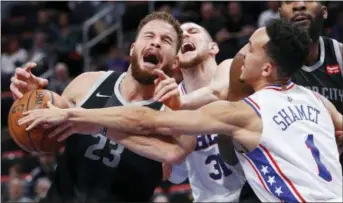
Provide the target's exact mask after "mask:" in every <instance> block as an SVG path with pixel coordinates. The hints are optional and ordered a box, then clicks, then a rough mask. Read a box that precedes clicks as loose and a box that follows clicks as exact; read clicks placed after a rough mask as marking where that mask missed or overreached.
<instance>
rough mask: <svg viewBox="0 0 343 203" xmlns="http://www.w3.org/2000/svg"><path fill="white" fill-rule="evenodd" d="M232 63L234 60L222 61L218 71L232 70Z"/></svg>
mask: <svg viewBox="0 0 343 203" xmlns="http://www.w3.org/2000/svg"><path fill="white" fill-rule="evenodd" d="M232 61H233V58H230V59H226V60H224V61H222V62H221V63H220V64H219V65H218V69H227V70H228V69H230V67H231V64H232Z"/></svg>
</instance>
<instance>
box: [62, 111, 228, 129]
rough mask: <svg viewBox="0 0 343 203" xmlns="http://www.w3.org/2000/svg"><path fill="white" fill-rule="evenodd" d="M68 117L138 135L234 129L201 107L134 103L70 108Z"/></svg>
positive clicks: (71, 119)
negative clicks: (166, 107)
mask: <svg viewBox="0 0 343 203" xmlns="http://www.w3.org/2000/svg"><path fill="white" fill-rule="evenodd" d="M214 109H216V108H214ZM218 110H219V112H218V113H221V112H222V110H221V109H218ZM216 113H217V112H216ZM68 120H69V121H72V122H82V123H88V124H92V125H100V126H103V127H105V128H109V129H113V130H117V131H120V132H125V133H129V134H138V135H150V134H163V135H181V134H186V135H197V134H199V133H223V134H226V133H228V132H229V131H230V130H232V129H233V128H232V126H231V125H228V124H226V123H225V122H223V121H220V120H218V119H217V118H216V117H215V116H212V115H210V114H207V113H204V112H203V111H201V110H197V111H191V110H181V111H171V112H160V111H155V110H152V109H150V108H147V107H137V106H124V107H109V108H101V109H69V110H68Z"/></svg>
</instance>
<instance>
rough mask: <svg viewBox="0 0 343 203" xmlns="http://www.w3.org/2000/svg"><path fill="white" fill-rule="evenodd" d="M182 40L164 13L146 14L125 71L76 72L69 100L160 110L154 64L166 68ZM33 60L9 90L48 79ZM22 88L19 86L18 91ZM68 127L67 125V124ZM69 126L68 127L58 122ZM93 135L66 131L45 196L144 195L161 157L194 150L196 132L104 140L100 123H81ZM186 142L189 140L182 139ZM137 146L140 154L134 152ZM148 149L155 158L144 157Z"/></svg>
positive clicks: (156, 177) (98, 198)
mask: <svg viewBox="0 0 343 203" xmlns="http://www.w3.org/2000/svg"><path fill="white" fill-rule="evenodd" d="M181 44H182V30H181V28H180V25H179V24H178V22H177V21H176V20H174V19H173V17H172V16H170V15H169V14H167V13H163V12H162V13H161V12H157V13H153V14H151V15H148V16H147V17H145V18H144V19H143V20H142V21H141V23H140V26H139V28H138V33H137V37H136V40H135V43H134V44H133V45H132V46H131V50H130V56H131V64H130V67H129V69H128V72H127V73H117V72H88V73H84V74H82V75H80V76H78V77H77V78H75V79H74V80H73V81H72V82H71V83H70V84H69V86H68V87H66V89H65V90H64V92H63V94H62V97H64V98H65V99H66V100H67V101H68V102H69V103H70V104H71V105H70V106H71V107H72V106H79V107H82V108H102V107H106V106H123V105H128V104H134V105H142V106H147V107H150V108H153V109H155V110H162V109H163V108H164V107H163V106H162V103H159V102H155V101H153V100H152V99H150V98H153V95H154V80H155V78H156V76H155V75H153V74H152V71H153V70H154V69H159V70H163V71H164V72H165V73H167V74H170V73H171V70H172V66H173V64H175V62H177V61H176V60H175V56H176V54H177V52H178V50H179V48H180V46H181ZM33 66H34V64H29V65H28V66H27V67H25V68H24V69H17V70H16V75H15V76H14V77H13V78H12V84H11V90H12V92H13V94H14V96H15V97H16V98H17V97H21V96H22V93H23V92H25V91H28V90H32V89H34V88H39V87H42V86H44V85H46V84H47V81H46V80H44V79H42V78H38V77H36V76H34V75H32V74H31V72H30V71H29V70H30V68H32V67H33ZM19 90H21V92H20V91H19ZM67 127H68V126H67ZM57 129H59V130H66V131H68V130H69V129H71V128H65V129H63V128H61V127H59V128H57ZM83 130H84V131H87V132H92V136H83V135H81V134H79V135H74V136H71V137H70V138H69V139H68V140H67V141H66V145H65V151H64V153H63V155H62V156H61V157H60V159H59V161H58V167H57V169H56V172H55V173H56V174H55V178H54V181H53V183H52V186H51V188H50V190H49V191H48V194H47V197H46V199H45V200H43V201H46V202H67V203H68V202H96V203H98V202H132V201H145V202H146V201H148V200H149V199H150V197H151V196H152V195H153V192H154V189H155V187H156V186H158V184H159V183H160V181H161V179H162V166H161V165H162V164H161V162H169V163H177V162H178V161H182V160H183V159H184V156H186V155H187V154H188V153H189V151H192V150H193V148H192V147H193V146H194V143H195V138H193V139H189V138H188V137H186V136H179V137H177V138H176V139H174V138H171V137H170V138H168V139H167V138H164V137H157V136H155V137H154V136H151V137H140V136H135V135H132V136H124V133H121V132H116V133H113V132H107V135H108V136H109V135H110V134H112V135H113V134H114V135H113V137H116V138H119V136H121V137H120V138H121V139H118V142H114V141H112V140H109V139H108V138H107V137H105V136H104V133H105V132H104V131H101V130H100V129H89V128H88V129H86V128H84V129H83ZM184 143H188V144H184ZM137 150H138V151H139V152H140V153H141V154H136V153H134V152H135V151H137ZM147 154H149V155H150V154H153V156H150V157H153V158H154V160H152V159H147V158H145V157H146V156H147Z"/></svg>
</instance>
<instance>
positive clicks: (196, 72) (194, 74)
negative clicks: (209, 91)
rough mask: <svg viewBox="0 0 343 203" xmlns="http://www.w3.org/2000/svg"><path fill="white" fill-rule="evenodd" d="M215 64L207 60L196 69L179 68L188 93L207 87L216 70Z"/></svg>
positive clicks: (211, 60)
mask: <svg viewBox="0 0 343 203" xmlns="http://www.w3.org/2000/svg"><path fill="white" fill-rule="evenodd" d="M217 66H218V65H217V63H216V61H215V60H214V59H213V58H209V59H208V60H206V61H204V62H203V63H201V64H199V65H198V66H197V67H192V68H187V69H183V68H181V72H182V76H183V81H184V84H185V88H186V91H187V92H188V93H190V92H192V91H195V90H197V89H200V88H202V87H205V86H207V85H209V84H210V83H211V81H212V78H213V76H214V74H215V71H216V69H217Z"/></svg>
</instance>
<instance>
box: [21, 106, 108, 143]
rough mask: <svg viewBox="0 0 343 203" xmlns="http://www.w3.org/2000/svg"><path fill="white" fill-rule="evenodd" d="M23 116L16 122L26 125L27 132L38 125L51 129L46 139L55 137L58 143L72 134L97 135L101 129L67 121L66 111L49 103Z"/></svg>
mask: <svg viewBox="0 0 343 203" xmlns="http://www.w3.org/2000/svg"><path fill="white" fill-rule="evenodd" d="M23 115H24V117H23V118H21V119H20V120H19V121H18V124H19V125H26V124H28V127H27V128H26V130H27V131H29V130H31V129H33V128H35V127H37V126H39V125H43V126H44V128H46V129H48V128H53V130H52V131H50V132H49V134H48V137H49V138H50V139H52V138H54V137H57V141H59V142H61V141H64V140H65V139H67V138H68V137H70V136H71V135H72V134H74V133H79V134H88V135H92V134H96V133H99V132H100V131H101V129H102V128H101V127H100V126H95V125H89V124H86V123H80V122H71V121H68V118H69V114H68V109H61V108H57V107H56V106H54V105H52V104H51V103H50V102H48V108H46V109H34V110H30V111H26V112H24V113H23Z"/></svg>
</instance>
